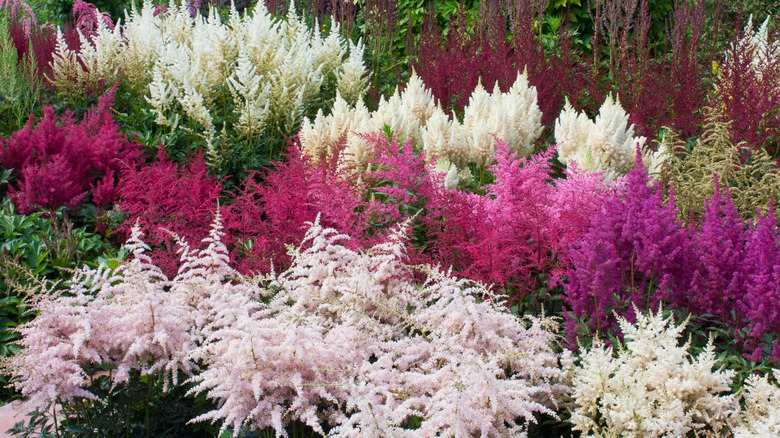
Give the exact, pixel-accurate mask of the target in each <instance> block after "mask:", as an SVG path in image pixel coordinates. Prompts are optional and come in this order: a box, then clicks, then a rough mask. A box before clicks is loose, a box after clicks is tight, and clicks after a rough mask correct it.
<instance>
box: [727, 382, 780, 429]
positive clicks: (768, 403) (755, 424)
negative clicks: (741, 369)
mask: <svg viewBox="0 0 780 438" xmlns="http://www.w3.org/2000/svg"><path fill="white" fill-rule="evenodd" d="M772 373H773V375H774V380H775V382H778V381H780V370H777V369H774V370H772ZM767 377H768V376H759V375H756V374H751V375H750V376H749V377H748V378H747V381H746V382H745V386H744V388H745V393H744V394H743V395H742V399H743V400H744V402H745V409H744V411H743V412H742V421H741V423H740V424H739V425H738V426H737V427H735V428H734V430H733V433H734V438H763V437H776V436H780V388H778V387H777V385H773V384H771V383H770V382H769V379H768V378H767Z"/></svg>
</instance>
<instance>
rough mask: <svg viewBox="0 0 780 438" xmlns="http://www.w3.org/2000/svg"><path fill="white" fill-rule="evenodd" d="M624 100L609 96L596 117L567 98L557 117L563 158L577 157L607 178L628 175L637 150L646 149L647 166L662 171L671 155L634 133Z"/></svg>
mask: <svg viewBox="0 0 780 438" xmlns="http://www.w3.org/2000/svg"><path fill="white" fill-rule="evenodd" d="M628 118H629V116H628V114H626V111H625V110H624V109H623V107H621V106H620V100H618V99H615V98H613V97H612V96H611V95H609V96H607V98H606V100H605V101H604V104H602V105H601V108H600V109H599V114H598V115H597V116H596V120H595V121H591V120H590V119H588V118H587V116H586V115H585V114H584V113H577V112H576V111H575V110H574V109H573V108H572V107H571V104H570V103H569V102H568V100H567V101H566V105H565V106H564V110H563V112H561V114H560V116H559V117H558V119H557V120H556V121H555V139H556V142H558V143H559V144H560V146H559V158H560V160H561V162H563V163H564V164H567V165H568V164H570V163H571V162H574V161H576V162H577V167H578V168H579V169H583V170H586V171H588V172H603V175H604V177H605V178H606V179H612V178H614V177H617V176H621V175H625V174H626V173H628V171H629V170H631V169H632V168H633V166H634V161H635V160H636V150H637V148H640V149H641V150H642V157H643V164H644V166H645V167H646V168H650V169H653V171H654V172H658V171H660V168H661V167H662V166H663V163H664V161H665V160H666V158H667V153H666V151H665V150H663V149H661V150H659V151H656V152H654V151H653V150H652V149H650V148H648V147H646V146H645V142H646V138H645V137H634V125H629V123H628Z"/></svg>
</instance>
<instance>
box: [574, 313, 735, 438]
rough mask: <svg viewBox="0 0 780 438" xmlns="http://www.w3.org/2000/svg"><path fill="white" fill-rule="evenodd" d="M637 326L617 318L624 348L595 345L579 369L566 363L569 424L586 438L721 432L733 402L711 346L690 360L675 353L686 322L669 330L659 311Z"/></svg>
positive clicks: (683, 352) (727, 375)
mask: <svg viewBox="0 0 780 438" xmlns="http://www.w3.org/2000/svg"><path fill="white" fill-rule="evenodd" d="M635 312H636V323H634V324H632V323H630V322H628V320H626V319H623V318H618V322H619V324H620V328H621V330H622V332H623V337H624V345H620V346H618V347H617V349H616V350H613V348H612V347H605V346H604V345H603V344H602V343H601V342H599V341H597V342H596V343H595V345H594V346H593V347H592V348H589V349H583V350H582V354H581V357H580V360H579V364H577V365H576V366H575V365H574V363H573V361H571V360H567V361H565V362H566V365H567V367H568V368H569V370H570V372H571V376H572V398H573V400H574V406H575V407H574V408H573V410H572V416H571V420H570V421H571V422H572V423H573V424H574V426H575V427H574V428H575V430H579V431H581V432H582V433H583V434H584V436H588V437H613V436H621V437H637V438H638V437H643V438H644V437H663V436H686V434H688V433H689V432H692V431H693V432H700V431H704V430H709V431H715V432H724V431H727V430H728V428H729V426H730V424H731V422H732V420H733V414H734V413H735V410H736V409H738V405H737V399H736V397H735V396H734V395H733V394H725V395H724V393H728V392H730V386H729V385H730V384H731V380H732V378H733V376H734V374H735V373H734V371H731V370H722V369H716V370H713V368H714V367H715V366H716V362H717V359H716V356H715V348H714V346H713V344H712V340H710V342H708V344H707V346H706V347H705V349H704V351H703V352H701V353H700V354H699V355H698V356H697V357H696V358H692V357H691V355H690V353H689V351H688V350H689V344H688V343H686V344H684V345H682V346H681V345H679V338H680V336H681V334H682V332H683V330H684V329H685V326H686V323H687V321H686V322H683V323H682V324H680V325H676V326H675V325H674V323H673V321H672V317H671V316H670V317H668V318H664V317H663V316H662V311H661V310H660V309H659V311H658V312H657V313H655V314H653V313H652V312H651V313H650V314H649V315H643V314H642V313H641V312H640V311H639V310H638V309H636V308H635Z"/></svg>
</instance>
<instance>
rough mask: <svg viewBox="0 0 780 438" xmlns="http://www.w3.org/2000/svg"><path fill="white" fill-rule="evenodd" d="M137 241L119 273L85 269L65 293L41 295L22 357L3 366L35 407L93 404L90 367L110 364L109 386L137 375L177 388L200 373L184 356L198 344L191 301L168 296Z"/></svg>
mask: <svg viewBox="0 0 780 438" xmlns="http://www.w3.org/2000/svg"><path fill="white" fill-rule="evenodd" d="M141 236H142V235H141V233H140V230H139V229H138V228H135V229H134V230H133V233H132V236H131V238H130V239H129V240H128V242H127V245H126V248H127V249H128V251H129V252H131V253H132V254H133V258H132V260H130V261H129V262H127V263H124V264H122V265H121V266H120V267H119V268H118V269H116V270H114V271H111V270H107V269H104V268H103V267H100V268H97V269H92V268H87V267H85V268H84V269H83V270H81V271H77V272H76V275H75V276H74V278H73V279H72V281H71V287H70V289H69V290H67V293H62V294H47V295H42V296H38V299H39V300H40V301H39V302H38V303H37V304H36V305H35V309H36V310H37V312H38V316H36V318H35V319H34V320H32V321H31V322H29V323H27V324H25V325H23V326H21V327H20V328H19V332H20V333H21V335H22V340H21V341H20V344H21V345H22V347H23V349H22V352H21V353H20V354H18V355H16V356H13V357H11V358H9V359H8V360H7V361H6V363H5V364H4V366H5V368H6V369H7V370H10V371H12V372H13V374H14V375H15V376H16V383H15V386H16V389H17V390H18V391H20V392H21V393H22V394H24V395H26V396H29V397H30V400H29V402H30V403H32V404H33V405H46V404H48V403H51V402H71V401H74V400H76V399H80V398H81V399H92V400H94V399H97V397H96V396H95V395H94V394H93V393H92V392H90V391H89V389H88V386H89V384H90V382H91V380H92V377H93V376H91V375H90V374H89V372H88V371H89V370H93V369H95V365H105V366H108V367H109V369H110V370H111V380H112V382H113V383H114V384H119V383H122V382H125V381H127V380H128V378H129V373H130V371H131V370H140V371H141V372H142V374H144V375H148V374H162V375H164V376H166V377H165V379H166V382H170V383H172V384H174V385H175V384H177V383H178V377H179V372H180V371H181V372H184V373H187V374H191V373H192V372H193V371H194V370H195V369H196V368H197V365H196V364H195V362H193V361H192V360H191V358H190V357H189V356H188V353H189V352H190V351H192V350H193V349H194V348H195V343H196V337H195V333H193V332H192V330H191V328H192V326H193V325H194V321H193V317H194V316H195V315H194V314H193V312H192V311H191V308H190V304H189V302H190V300H189V299H188V297H187V296H186V295H184V294H182V293H179V292H177V291H176V290H172V291H169V290H168V289H169V287H170V286H171V285H172V283H171V282H170V281H169V280H168V279H167V278H166V277H165V275H164V274H163V273H162V271H160V269H159V268H157V267H156V266H154V265H153V264H152V263H151V259H150V258H149V256H148V255H147V254H146V252H147V251H148V250H149V247H148V246H146V244H144V243H143V242H142V241H141V240H140V239H141ZM166 386H167V384H166Z"/></svg>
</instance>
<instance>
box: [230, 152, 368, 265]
mask: <svg viewBox="0 0 780 438" xmlns="http://www.w3.org/2000/svg"><path fill="white" fill-rule="evenodd" d="M336 146H338V145H336ZM342 147H343V144H342ZM339 152H340V151H339V150H338V149H337V150H336V151H334V152H333V153H332V154H330V155H328V156H327V157H323V159H321V160H316V161H315V160H312V159H310V158H309V157H307V156H304V154H303V153H302V151H301V148H300V144H299V143H297V142H292V143H290V145H289V150H288V152H286V153H285V155H284V158H285V160H284V161H279V162H274V163H273V167H272V168H271V169H269V170H268V172H267V173H266V174H265V175H263V183H262V184H260V183H259V182H258V181H257V179H256V178H255V177H259V175H254V176H255V177H250V178H247V179H246V180H245V182H244V185H243V187H242V188H241V190H240V191H239V193H238V194H237V195H236V196H234V197H233V199H232V200H231V203H230V205H228V206H227V207H226V208H225V209H224V217H225V228H226V232H227V236H226V243H227V244H228V246H229V247H231V260H232V262H233V263H234V264H235V266H236V267H237V269H239V271H241V272H244V273H246V272H250V271H252V272H263V273H267V272H269V271H270V270H271V267H272V266H273V267H274V268H275V269H277V270H279V269H286V268H287V267H288V266H289V265H290V259H289V256H288V254H287V246H288V245H295V244H297V243H298V242H300V241H301V239H303V237H304V235H305V233H306V229H307V228H308V226H307V223H310V222H312V221H314V219H315V218H317V216H318V215H319V217H320V223H322V225H323V226H327V227H329V228H334V229H336V230H338V231H339V232H340V233H343V234H346V235H348V236H350V237H351V238H352V239H353V240H352V241H351V245H357V246H360V245H362V244H363V243H364V242H366V239H369V237H370V236H369V223H368V218H369V215H370V214H371V212H372V211H373V207H372V206H370V205H369V204H368V203H367V202H365V201H364V200H363V199H362V187H363V186H364V184H362V183H360V182H359V181H358V180H357V177H356V176H353V175H352V174H351V173H350V172H349V169H348V168H342V167H341V166H340V165H339V162H338V160H337V158H338V157H339V155H340V154H339ZM357 246H356V247H357ZM356 247H355V248H356Z"/></svg>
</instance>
